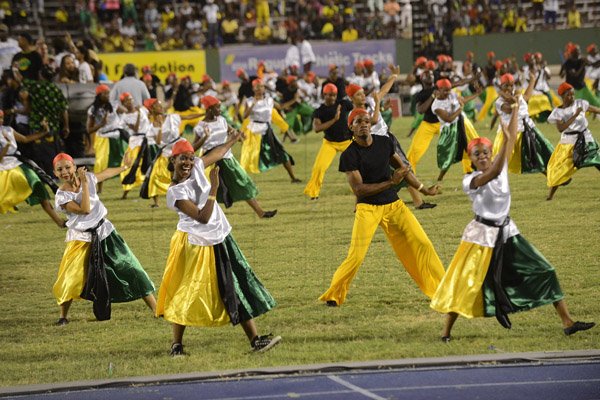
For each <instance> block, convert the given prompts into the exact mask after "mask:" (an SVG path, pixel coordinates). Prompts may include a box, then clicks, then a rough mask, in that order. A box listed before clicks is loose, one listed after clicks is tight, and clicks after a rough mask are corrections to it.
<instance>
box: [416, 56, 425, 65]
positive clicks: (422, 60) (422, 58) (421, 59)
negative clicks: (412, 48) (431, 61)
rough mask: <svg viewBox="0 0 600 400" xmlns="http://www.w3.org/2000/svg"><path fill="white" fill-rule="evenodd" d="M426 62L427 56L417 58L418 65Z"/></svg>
mask: <svg viewBox="0 0 600 400" xmlns="http://www.w3.org/2000/svg"><path fill="white" fill-rule="evenodd" d="M425 63H427V58H425V57H417V59H416V60H415V65H416V66H419V65H423V64H425Z"/></svg>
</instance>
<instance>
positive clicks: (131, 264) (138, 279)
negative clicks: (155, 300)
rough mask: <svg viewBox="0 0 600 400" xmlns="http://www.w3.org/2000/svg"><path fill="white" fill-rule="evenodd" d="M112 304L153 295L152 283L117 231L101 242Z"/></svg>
mask: <svg viewBox="0 0 600 400" xmlns="http://www.w3.org/2000/svg"><path fill="white" fill-rule="evenodd" d="M101 245H102V250H103V251H104V268H105V270H106V278H107V281H108V287H109V289H110V301H111V302H112V303H124V302H128V301H133V300H137V299H140V298H142V297H145V296H147V295H149V294H151V293H154V291H155V288H154V283H152V281H151V280H150V277H148V274H147V273H146V271H144V268H142V265H141V264H140V262H139V261H138V259H137V257H136V256H135V255H134V254H133V253H132V252H131V250H130V249H129V246H127V243H125V241H124V240H123V238H122V237H121V235H119V233H118V232H117V230H116V229H115V230H113V231H112V232H111V234H110V235H108V237H107V238H106V239H104V240H103V241H102V242H101Z"/></svg>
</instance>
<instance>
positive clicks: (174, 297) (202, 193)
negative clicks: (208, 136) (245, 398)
mask: <svg viewBox="0 0 600 400" xmlns="http://www.w3.org/2000/svg"><path fill="white" fill-rule="evenodd" d="M239 138H240V133H239V132H237V131H234V133H233V135H231V137H230V138H229V139H228V140H227V142H225V143H224V144H222V145H220V146H218V147H216V148H214V149H213V151H211V152H209V153H208V154H206V155H204V156H202V157H200V158H198V157H196V156H195V155H194V148H193V147H192V145H191V144H190V143H189V142H188V141H187V140H180V141H178V142H177V143H175V145H174V146H173V150H172V154H171V158H170V165H171V167H172V169H173V182H172V185H171V187H169V190H168V192H167V207H168V208H170V209H172V210H174V211H177V213H178V215H179V223H178V224H177V230H176V231H175V234H173V237H172V238H171V247H170V251H169V256H168V258H167V265H166V267H165V273H164V275H163V279H162V283H161V286H160V290H159V292H158V305H157V310H156V315H157V316H163V317H164V319H165V320H167V321H169V322H171V323H172V324H173V344H172V346H171V351H170V354H171V356H181V355H183V354H184V352H183V333H184V331H185V328H186V327H187V326H221V325H225V324H228V323H230V322H231V323H232V324H233V325H237V324H240V325H241V326H242V328H243V329H244V332H245V333H246V335H247V337H248V339H249V340H250V344H251V346H252V349H253V350H254V351H265V350H268V349H270V348H272V347H273V346H274V345H275V344H277V343H278V342H279V341H280V340H281V337H280V336H276V337H271V335H266V336H259V335H258V333H257V329H256V324H255V323H254V318H256V317H258V316H259V315H262V314H264V313H266V312H267V311H269V310H270V309H272V308H273V307H274V306H275V300H274V299H273V297H272V296H271V295H270V294H269V292H268V291H267V290H266V289H265V288H264V287H263V285H262V283H261V282H260V281H259V280H258V278H257V277H256V275H254V272H253V271H252V268H251V267H250V265H249V264H248V261H246V258H245V257H244V255H243V253H242V252H241V250H240V249H239V247H238V245H237V243H236V241H235V240H234V239H233V236H232V235H231V225H229V222H228V221H227V218H226V217H225V214H224V213H223V210H221V207H219V205H218V204H217V202H216V195H217V189H218V186H219V168H218V167H216V168H214V169H212V170H211V172H210V180H209V179H207V177H206V175H205V172H204V170H205V168H206V167H209V166H211V165H212V164H214V163H215V162H217V161H218V160H220V159H221V158H222V157H223V156H224V155H225V154H226V153H227V151H228V150H229V149H230V148H231V146H233V144H234V143H235V142H237V141H238V140H239Z"/></svg>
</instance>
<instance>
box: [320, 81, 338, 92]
mask: <svg viewBox="0 0 600 400" xmlns="http://www.w3.org/2000/svg"><path fill="white" fill-rule="evenodd" d="M337 92H338V89H337V86H335V85H334V84H333V83H328V84H327V85H325V86H323V93H324V94H328V93H335V94H337Z"/></svg>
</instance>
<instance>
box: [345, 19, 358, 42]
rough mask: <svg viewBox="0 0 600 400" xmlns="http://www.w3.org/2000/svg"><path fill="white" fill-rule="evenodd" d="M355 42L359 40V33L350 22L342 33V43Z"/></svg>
mask: <svg viewBox="0 0 600 400" xmlns="http://www.w3.org/2000/svg"><path fill="white" fill-rule="evenodd" d="M355 40H358V31H357V30H356V28H355V27H354V24H353V23H352V22H350V23H349V24H348V25H347V26H346V29H344V31H343V32H342V42H354V41H355Z"/></svg>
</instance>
